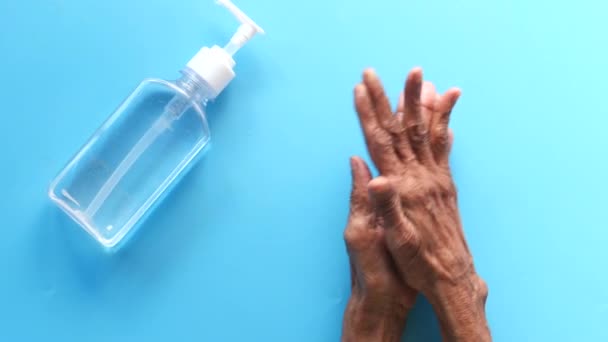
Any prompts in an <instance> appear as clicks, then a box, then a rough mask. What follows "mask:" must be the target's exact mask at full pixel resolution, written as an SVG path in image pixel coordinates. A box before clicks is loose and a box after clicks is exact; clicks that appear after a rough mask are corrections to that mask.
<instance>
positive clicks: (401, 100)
mask: <svg viewBox="0 0 608 342" xmlns="http://www.w3.org/2000/svg"><path fill="white" fill-rule="evenodd" d="M404 110H405V96H404V93H403V92H402V93H401V94H400V95H399V102H397V110H396V111H395V113H403V111H404Z"/></svg>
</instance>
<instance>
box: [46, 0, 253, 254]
mask: <svg viewBox="0 0 608 342" xmlns="http://www.w3.org/2000/svg"><path fill="white" fill-rule="evenodd" d="M217 3H218V4H220V5H222V6H224V7H225V8H227V9H228V10H229V11H230V12H232V13H233V14H234V15H235V17H236V18H237V19H238V20H239V21H240V22H241V25H240V26H239V28H238V29H237V31H236V33H235V34H234V35H233V36H232V38H231V39H230V41H229V42H228V44H226V45H225V46H224V48H221V47H219V46H217V45H215V46H212V47H211V48H209V47H203V48H202V49H201V50H200V51H199V52H198V53H197V54H196V55H195V56H194V57H193V58H192V59H191V60H190V61H189V62H188V63H187V65H186V67H185V68H184V69H183V70H182V71H181V74H182V77H181V78H179V79H178V80H176V81H175V82H171V81H165V80H161V79H146V80H144V81H143V82H142V83H141V84H140V85H139V86H138V87H137V88H136V89H135V90H134V91H133V93H132V94H131V95H130V96H128V97H127V99H126V100H125V101H124V102H123V103H122V104H121V105H120V106H119V107H118V109H117V110H116V111H115V112H114V113H113V114H112V115H111V116H110V117H109V118H108V119H107V120H106V122H105V123H103V125H102V126H101V127H100V128H99V129H98V130H97V131H96V132H95V133H94V134H93V136H92V137H91V138H90V139H89V141H88V142H87V143H86V144H85V145H84V146H83V147H82V148H81V150H80V151H79V152H78V153H77V154H76V155H75V156H74V157H73V159H72V160H71V161H70V162H69V163H68V164H67V165H66V166H65V168H64V169H63V170H62V171H61V172H60V173H59V175H58V176H57V177H56V178H55V179H54V180H53V181H52V183H51V186H50V188H49V197H50V198H51V200H52V201H53V202H54V203H56V204H57V205H58V206H59V207H60V208H61V209H62V210H63V211H64V212H66V213H67V214H68V215H69V216H70V217H71V218H72V219H73V220H74V221H76V222H77V223H78V224H79V225H80V226H81V227H82V228H84V230H86V231H87V232H88V233H89V234H90V235H91V236H93V237H94V238H95V239H96V240H97V241H98V242H99V243H100V244H101V245H103V246H104V247H107V248H112V247H115V246H117V245H118V244H119V242H121V241H124V240H125V237H127V236H130V235H131V233H132V232H133V231H134V230H135V228H137V227H139V226H140V225H141V223H142V222H143V221H144V219H145V217H146V216H147V215H148V214H149V213H150V212H151V210H152V209H153V208H154V207H155V206H156V205H157V204H158V203H159V201H160V200H161V199H162V198H163V196H164V195H166V194H167V193H168V191H169V190H170V189H171V188H172V187H173V186H174V185H175V184H176V183H177V182H178V180H179V179H180V178H181V177H182V176H183V175H184V174H185V172H186V171H187V170H188V168H189V167H190V166H192V165H193V163H194V162H195V160H197V158H196V157H197V156H199V155H200V153H201V151H202V150H203V149H204V147H205V146H206V145H207V144H208V142H209V139H210V135H209V128H208V125H207V117H206V113H205V108H206V105H207V103H208V102H209V101H210V100H213V99H215V98H216V97H217V96H218V95H219V94H220V93H221V92H222V91H223V90H224V89H225V88H226V86H227V85H228V84H229V83H230V81H232V79H234V77H235V73H234V70H233V69H234V66H235V64H236V63H235V61H234V59H233V56H234V54H235V53H236V52H237V51H238V50H239V49H240V48H241V47H243V46H244V45H245V44H246V43H247V42H248V41H249V40H250V39H251V38H253V36H255V35H256V34H257V33H264V30H262V28H260V27H259V26H258V25H257V24H256V23H255V22H253V20H251V19H250V18H249V17H248V16H247V15H245V14H244V13H243V12H242V11H241V10H240V9H238V8H237V7H236V6H235V5H234V4H233V3H232V2H230V0H218V1H217ZM128 233H129V234H128Z"/></svg>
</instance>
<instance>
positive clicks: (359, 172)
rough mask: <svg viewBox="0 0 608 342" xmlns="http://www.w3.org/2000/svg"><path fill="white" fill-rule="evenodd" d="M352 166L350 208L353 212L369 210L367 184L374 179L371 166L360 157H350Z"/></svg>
mask: <svg viewBox="0 0 608 342" xmlns="http://www.w3.org/2000/svg"><path fill="white" fill-rule="evenodd" d="M350 168H351V174H352V182H353V184H352V189H351V193H350V210H351V214H352V213H357V212H369V210H370V209H369V208H370V203H369V194H368V192H367V184H368V183H369V181H370V180H371V179H372V174H371V172H370V170H369V167H368V166H367V164H366V163H365V161H363V159H361V158H359V157H352V158H350Z"/></svg>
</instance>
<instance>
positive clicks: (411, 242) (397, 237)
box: [367, 177, 419, 253]
mask: <svg viewBox="0 0 608 342" xmlns="http://www.w3.org/2000/svg"><path fill="white" fill-rule="evenodd" d="M367 187H368V189H369V192H370V195H371V198H372V203H373V207H374V210H375V211H376V215H378V216H379V217H381V218H382V220H383V222H384V229H385V231H386V238H387V242H388V247H389V249H390V250H391V251H394V250H395V249H399V250H401V252H403V250H402V248H404V247H405V250H406V251H408V253H409V251H415V247H416V246H417V244H418V243H419V241H418V235H417V233H416V231H415V230H414V226H413V225H412V224H411V222H410V221H409V220H408V219H407V218H406V217H405V215H404V213H403V210H402V209H401V199H400V198H399V194H398V193H397V191H396V190H395V187H394V186H393V185H392V184H391V182H390V181H389V180H388V178H386V177H378V178H375V179H373V180H372V181H371V182H369V185H368V186H367Z"/></svg>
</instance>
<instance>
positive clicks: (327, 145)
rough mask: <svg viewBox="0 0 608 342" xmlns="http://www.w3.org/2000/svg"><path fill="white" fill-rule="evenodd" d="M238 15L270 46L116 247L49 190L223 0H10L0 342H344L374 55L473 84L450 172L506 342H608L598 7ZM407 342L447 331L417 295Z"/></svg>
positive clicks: (229, 27) (437, 78)
mask: <svg viewBox="0 0 608 342" xmlns="http://www.w3.org/2000/svg"><path fill="white" fill-rule="evenodd" d="M237 4H238V5H239V6H240V7H242V8H243V9H244V10H245V11H246V12H247V13H248V14H250V15H251V16H252V17H253V18H255V20H256V21H258V22H259V23H260V24H261V25H262V26H263V27H264V28H265V29H266V30H267V33H268V34H267V35H266V36H264V37H261V38H255V40H254V41H252V42H251V44H250V45H249V46H248V47H247V48H246V49H244V50H243V51H242V52H241V53H239V54H238V58H237V73H238V76H237V78H236V80H235V81H234V82H233V83H232V84H231V86H230V87H229V89H228V90H227V91H226V92H225V93H224V94H223V95H222V97H221V99H220V100H219V101H218V102H217V103H215V104H213V105H212V106H211V108H210V113H211V118H210V120H211V122H210V124H211V129H212V135H213V139H214V140H213V144H212V148H211V149H210V150H209V151H208V152H207V153H206V156H205V158H204V159H203V160H202V161H201V163H200V164H199V165H198V166H197V167H196V168H194V169H193V170H192V172H191V173H190V174H189V175H188V176H187V177H186V178H185V179H184V181H183V183H181V185H180V186H179V187H178V188H177V189H176V190H175V191H174V192H173V193H172V194H171V195H170V196H169V197H168V199H167V201H166V202H165V203H164V204H163V205H162V206H161V207H160V208H159V210H158V211H157V212H156V213H155V214H154V215H153V216H152V217H151V218H150V219H149V221H148V223H147V224H146V225H145V226H144V227H143V228H142V229H141V230H140V231H139V235H138V238H136V239H134V240H133V241H132V242H131V244H129V245H128V246H126V248H125V249H123V250H122V251H121V252H119V253H118V254H116V255H113V256H108V255H104V254H103V253H101V252H100V251H99V249H98V248H97V246H96V245H95V244H94V243H93V242H92V239H90V238H89V237H88V236H87V235H86V234H85V233H84V232H83V231H81V230H80V229H79V228H77V227H76V226H74V225H72V224H71V223H70V222H69V221H68V220H67V219H66V218H64V215H63V214H62V213H61V212H59V210H58V209H55V208H54V207H53V206H52V205H51V204H50V202H49V201H48V200H47V198H46V190H47V186H48V184H49V182H50V180H51V179H52V178H53V177H54V176H55V174H56V173H57V172H58V171H59V170H60V168H61V167H62V166H63V165H64V163H65V162H66V161H67V160H68V159H69V158H70V157H71V156H72V154H73V153H74V152H75V151H77V149H78V148H79V147H80V146H81V145H82V143H84V141H85V140H86V139H87V137H88V136H90V135H91V133H92V132H93V131H94V130H95V128H96V127H98V126H99V125H100V124H101V122H103V120H104V119H105V118H106V117H107V116H108V115H109V114H110V113H111V112H112V111H113V109H114V108H115V107H116V106H117V105H118V104H119V103H120V101H121V100H122V99H123V98H124V97H125V96H126V95H127V94H128V93H129V92H130V91H131V90H132V89H133V88H134V87H135V86H136V85H137V84H138V82H139V81H140V80H141V79H143V78H145V77H150V76H156V77H164V78H169V79H173V78H176V77H177V76H178V74H177V71H178V70H179V69H180V68H181V67H182V66H183V65H184V64H185V62H186V61H187V60H188V59H189V58H190V57H191V56H192V55H193V54H194V53H195V52H196V51H197V50H198V48H200V47H201V46H202V45H210V44H214V43H223V42H225V41H226V40H227V39H228V38H229V36H230V35H231V34H232V32H233V30H234V29H235V28H236V22H235V21H234V20H233V19H232V17H231V16H230V15H229V14H228V13H227V12H226V11H225V10H223V9H221V8H219V7H216V6H215V5H214V4H213V2H212V1H211V0H189V1H185V0H184V1H168V0H162V1H161V0H153V1H151V0H146V1H144V0H132V1H117V0H107V1H93V0H84V1H83V0H79V1H77V0H62V1H61V0H56V1H50V0H46V1H43V0H30V1H20V2H18V1H10V0H9V1H7V0H5V1H2V2H0V51H1V54H0V77H1V78H2V84H1V85H0V99H1V100H2V111H1V113H2V114H1V116H0V127H1V128H2V129H3V133H2V134H0V145H1V146H2V153H1V154H0V156H1V157H0V158H1V159H0V160H1V162H2V164H1V165H2V168H1V176H2V178H3V179H4V183H5V185H4V186H3V190H4V192H3V195H2V199H1V200H0V218H1V219H2V222H3V230H2V238H1V239H0V269H1V270H2V282H0V341H85V340H86V341H90V342H95V341H336V340H337V339H338V338H339V336H340V330H341V319H342V311H343V308H344V305H345V303H346V300H347V298H348V295H349V280H348V267H347V265H348V264H347V256H346V253H345V250H344V247H343V242H342V229H343V225H344V223H345V217H346V214H347V205H348V203H347V200H348V191H349V186H350V179H349V168H348V157H349V156H350V155H352V154H360V155H365V147H364V144H363V140H362V137H361V134H360V131H359V128H358V123H357V120H356V117H355V114H354V112H353V109H352V93H351V91H352V87H353V86H354V84H355V83H356V82H357V81H358V79H359V75H360V72H361V70H362V69H363V68H364V67H367V66H374V67H375V68H376V69H377V70H378V72H379V74H380V75H381V76H382V78H383V80H384V81H385V83H386V86H387V88H388V89H389V90H390V92H391V94H392V95H393V99H396V97H397V95H398V93H399V90H400V89H401V85H402V82H403V79H404V77H405V75H406V73H407V71H408V70H409V69H410V68H411V67H412V66H415V65H421V66H423V67H424V69H425V71H426V77H427V78H428V79H430V80H433V81H434V82H436V83H437V84H438V87H439V89H440V90H445V89H447V87H448V86H452V85H458V86H460V87H461V88H462V90H463V96H462V99H461V102H460V103H459V105H458V108H457V110H456V112H455V113H454V115H453V120H454V121H453V128H454V130H455V132H456V142H455V149H454V152H453V158H452V162H453V167H454V172H455V175H456V181H457V184H458V186H459V190H460V205H461V211H462V216H463V219H464V222H465V227H466V232H467V236H468V239H469V241H470V245H471V248H472V250H473V252H474V255H475V258H476V264H477V268H478V270H479V273H481V275H482V276H483V277H484V278H485V279H486V280H487V281H488V283H489V286H490V297H489V301H488V307H487V311H488V316H489V321H490V324H491V328H492V331H493V334H494V337H495V340H496V341H607V340H608V330H607V329H606V328H605V322H607V321H608V286H606V284H605V283H606V281H608V274H607V273H606V271H607V270H608V267H607V266H608V248H606V245H607V242H608V226H607V224H606V212H607V211H606V209H605V205H606V194H607V193H608V181H607V180H606V175H607V174H608V162H607V161H606V148H607V147H608V143H607V141H606V138H605V137H606V133H605V132H606V126H607V125H608V110H607V107H606V91H607V90H606V86H605V84H606V77H608V68H607V67H606V65H607V64H606V61H607V60H608V38H606V37H607V36H606V32H608V27H607V26H608V25H607V24H606V19H605V13H606V12H607V11H608V3H607V2H605V1H592V0H583V1H578V2H576V3H575V2H573V1H572V2H565V1H561V2H560V1H558V2H556V1H534V2H530V1H524V0H517V1H482V0H461V1H440V0H435V1H422V0H416V1H413V0H410V1H376V2H374V1H355V0H350V1H346V0H333V1H322V0H312V1H300V2H288V1H273V0H257V1H254V0H239V1H238V3H237ZM338 46H340V47H338ZM406 335H407V336H406V337H409V339H408V340H409V341H429V340H431V341H432V340H439V335H438V333H437V331H436V323H435V321H434V318H433V315H432V313H431V310H430V307H429V306H428V304H427V303H425V302H424V301H422V302H421V303H420V305H419V306H418V307H417V308H416V310H415V312H414V314H413V317H412V318H411V319H410V322H409V327H408V331H407V333H406Z"/></svg>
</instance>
